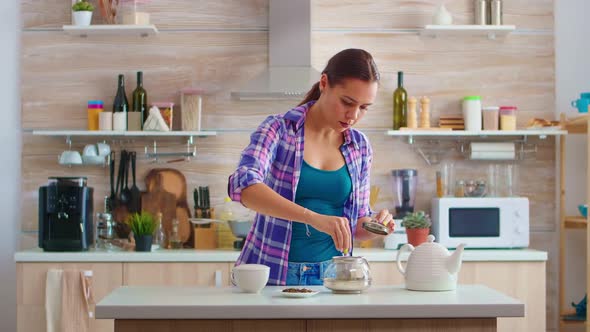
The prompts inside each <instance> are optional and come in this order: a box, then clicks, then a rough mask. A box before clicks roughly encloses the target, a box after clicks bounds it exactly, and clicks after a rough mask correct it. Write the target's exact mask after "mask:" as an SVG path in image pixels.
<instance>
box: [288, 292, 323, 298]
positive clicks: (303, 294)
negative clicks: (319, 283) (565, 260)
mask: <svg viewBox="0 0 590 332" xmlns="http://www.w3.org/2000/svg"><path fill="white" fill-rule="evenodd" d="M280 293H281V295H282V296H284V297H290V298H299V299H300V298H304V297H312V296H314V295H316V294H318V293H319V291H314V292H311V293H288V292H283V291H280Z"/></svg>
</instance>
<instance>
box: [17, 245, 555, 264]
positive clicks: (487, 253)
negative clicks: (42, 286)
mask: <svg viewBox="0 0 590 332" xmlns="http://www.w3.org/2000/svg"><path fill="white" fill-rule="evenodd" d="M397 253H398V251H397V250H386V249H380V248H359V249H355V250H354V252H353V255H354V256H364V257H365V258H366V259H367V260H368V261H370V262H393V261H395V260H396V257H397ZM239 254H240V252H239V251H234V250H194V249H182V250H155V251H152V252H135V251H114V252H107V251H93V250H91V251H87V252H44V251H43V250H42V249H40V248H36V249H29V250H23V251H19V252H17V253H15V254H14V260H15V261H16V262H235V261H236V260H237V259H238V255H239ZM407 258H408V253H404V254H403V255H402V260H404V261H405V260H407ZM546 260H547V252H544V251H539V250H534V249H486V250H475V249H474V250H469V249H467V250H465V251H464V253H463V261H464V262H488V261H489V262H517V261H518V262H520V261H530V262H534V261H546Z"/></svg>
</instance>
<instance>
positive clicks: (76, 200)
mask: <svg viewBox="0 0 590 332" xmlns="http://www.w3.org/2000/svg"><path fill="white" fill-rule="evenodd" d="M92 192H93V189H92V188H91V187H87V186H86V178H85V177H50V178H49V182H48V183H47V185H45V186H42V187H40V188H39V247H40V248H43V250H44V251H85V250H88V248H89V247H90V246H91V245H92V244H93V242H94V235H93V222H92V217H93V201H92Z"/></svg>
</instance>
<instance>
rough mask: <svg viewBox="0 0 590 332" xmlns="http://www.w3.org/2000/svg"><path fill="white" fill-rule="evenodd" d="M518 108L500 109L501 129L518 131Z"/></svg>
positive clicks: (502, 107) (507, 107)
mask: <svg viewBox="0 0 590 332" xmlns="http://www.w3.org/2000/svg"><path fill="white" fill-rule="evenodd" d="M516 110H517V108H516V106H501V107H500V129H501V130H516Z"/></svg>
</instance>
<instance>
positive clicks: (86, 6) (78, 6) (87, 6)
mask: <svg viewBox="0 0 590 332" xmlns="http://www.w3.org/2000/svg"><path fill="white" fill-rule="evenodd" d="M72 10H73V11H75V12H81V11H88V12H91V11H94V6H93V5H92V4H91V3H89V2H88V1H86V0H82V1H78V2H76V3H75V4H73V5H72Z"/></svg>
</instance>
